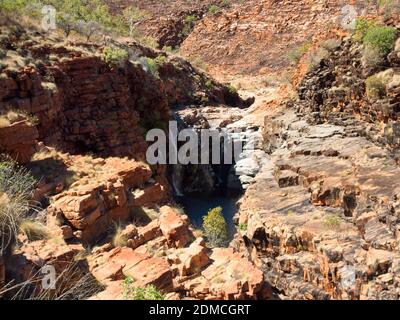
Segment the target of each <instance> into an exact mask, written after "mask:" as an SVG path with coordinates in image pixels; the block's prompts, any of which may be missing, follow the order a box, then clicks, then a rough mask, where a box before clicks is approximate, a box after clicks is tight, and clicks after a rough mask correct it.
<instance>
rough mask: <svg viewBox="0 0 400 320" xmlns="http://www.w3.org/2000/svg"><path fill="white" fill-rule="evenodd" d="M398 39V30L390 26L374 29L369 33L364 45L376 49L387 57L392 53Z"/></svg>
mask: <svg viewBox="0 0 400 320" xmlns="http://www.w3.org/2000/svg"><path fill="white" fill-rule="evenodd" d="M396 39H397V30H396V28H393V27H388V26H383V27H373V28H370V29H369V30H368V31H367V33H366V35H365V37H364V40H363V43H364V45H365V46H367V47H368V46H370V47H372V48H376V49H378V50H379V52H380V53H382V54H383V55H387V54H389V53H390V51H392V49H393V46H394V43H395V41H396Z"/></svg>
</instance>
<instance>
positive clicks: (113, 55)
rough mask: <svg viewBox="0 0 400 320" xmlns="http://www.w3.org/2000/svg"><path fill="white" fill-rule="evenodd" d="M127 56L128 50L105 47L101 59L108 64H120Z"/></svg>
mask: <svg viewBox="0 0 400 320" xmlns="http://www.w3.org/2000/svg"><path fill="white" fill-rule="evenodd" d="M128 58H129V53H128V51H126V50H124V49H120V48H112V47H105V48H104V49H103V54H102V59H103V60H104V61H105V62H107V63H108V64H110V65H120V64H122V63H124V62H126V61H127V60H128Z"/></svg>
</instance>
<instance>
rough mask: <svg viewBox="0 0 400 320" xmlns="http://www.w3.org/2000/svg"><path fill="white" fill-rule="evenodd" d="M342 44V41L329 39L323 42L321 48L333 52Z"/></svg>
mask: <svg viewBox="0 0 400 320" xmlns="http://www.w3.org/2000/svg"><path fill="white" fill-rule="evenodd" d="M340 44H341V41H340V40H338V39H327V40H325V41H322V42H321V44H320V47H321V48H323V49H325V50H327V51H333V50H335V49H337V48H338V47H339V46H340Z"/></svg>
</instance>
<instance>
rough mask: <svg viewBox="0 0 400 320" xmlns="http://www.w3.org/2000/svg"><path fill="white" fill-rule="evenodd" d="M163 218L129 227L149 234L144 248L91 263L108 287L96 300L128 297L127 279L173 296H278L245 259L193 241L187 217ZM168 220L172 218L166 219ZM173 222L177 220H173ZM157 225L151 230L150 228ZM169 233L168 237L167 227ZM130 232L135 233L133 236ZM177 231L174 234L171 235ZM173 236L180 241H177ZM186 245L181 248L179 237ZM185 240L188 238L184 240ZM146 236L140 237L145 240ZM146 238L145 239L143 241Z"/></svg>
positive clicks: (167, 210)
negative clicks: (125, 290)
mask: <svg viewBox="0 0 400 320" xmlns="http://www.w3.org/2000/svg"><path fill="white" fill-rule="evenodd" d="M161 211H162V212H161V216H160V218H159V219H157V220H154V221H153V222H151V223H150V224H149V225H148V226H145V227H139V228H135V231H134V232H132V230H133V229H134V227H132V226H128V227H127V229H125V231H124V232H125V233H124V234H125V235H129V236H130V237H132V239H130V240H134V239H138V235H143V234H144V232H145V231H144V230H145V229H147V230H149V229H151V230H152V232H151V235H152V236H148V237H146V240H142V244H141V245H140V246H132V245H131V244H132V242H129V241H128V247H122V248H115V249H111V250H108V251H107V249H106V248H105V251H103V250H100V251H99V252H98V253H97V254H96V253H95V254H94V255H93V257H91V258H90V259H89V264H90V268H91V270H92V273H93V275H94V276H95V277H96V278H97V279H98V280H99V281H100V282H102V283H103V284H104V285H106V286H107V288H106V290H105V291H104V292H101V293H100V294H98V295H97V296H96V297H94V298H96V299H107V298H115V299H121V298H122V297H123V286H122V280H123V279H124V278H125V277H131V278H132V279H134V285H135V286H138V287H143V286H146V285H149V284H153V285H155V286H156V287H157V288H159V289H161V290H163V291H164V292H165V293H175V295H171V297H176V298H184V297H192V298H197V299H256V298H267V297H272V291H271V288H270V287H269V286H268V285H267V284H266V282H265V281H264V276H263V273H262V272H261V271H260V270H257V269H256V268H255V267H254V265H253V264H252V263H251V262H249V261H248V260H247V259H246V258H245V257H244V256H243V255H242V254H240V253H234V251H233V250H232V249H229V248H226V249H209V248H207V247H206V245H205V242H204V240H203V239H202V238H198V239H196V240H195V241H193V238H192V239H190V240H187V237H186V236H184V235H186V234H190V233H191V230H190V229H189V225H188V223H187V217H185V216H181V215H179V213H178V212H177V211H176V210H175V209H173V208H171V207H163V208H162V210H161ZM166 215H168V216H170V217H169V220H166V217H165V216H166ZM171 219H172V220H173V221H171ZM150 225H151V228H150V227H149V226H150ZM167 225H168V230H167V232H166V229H165V228H166V227H167ZM128 230H129V232H128ZM172 230H174V232H173V233H171V231H172ZM171 235H174V237H175V241H172V242H171V238H170V237H171ZM177 235H181V237H180V239H182V240H183V239H184V240H185V244H186V245H183V243H182V242H180V246H178V247H177V242H176V236H177ZM182 236H183V238H182ZM139 237H140V236H139ZM141 239H143V237H142V238H141Z"/></svg>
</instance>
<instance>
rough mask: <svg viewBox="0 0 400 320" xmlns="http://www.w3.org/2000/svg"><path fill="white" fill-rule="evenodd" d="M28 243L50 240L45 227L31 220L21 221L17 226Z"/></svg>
mask: <svg viewBox="0 0 400 320" xmlns="http://www.w3.org/2000/svg"><path fill="white" fill-rule="evenodd" d="M19 229H20V231H21V232H22V233H23V234H24V235H26V237H27V238H28V241H36V240H45V239H49V238H50V232H49V230H48V229H47V227H46V226H45V225H43V224H42V223H40V222H38V221H34V220H31V219H26V220H23V221H22V222H21V224H20V226H19Z"/></svg>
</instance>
